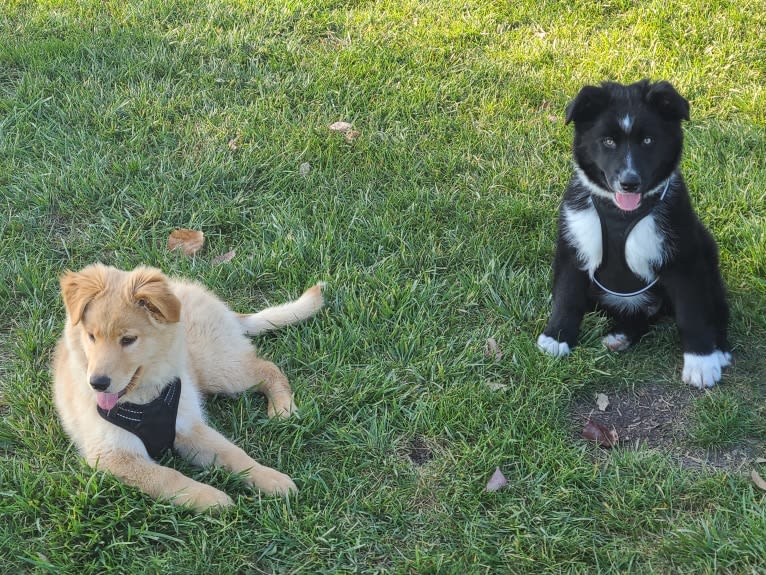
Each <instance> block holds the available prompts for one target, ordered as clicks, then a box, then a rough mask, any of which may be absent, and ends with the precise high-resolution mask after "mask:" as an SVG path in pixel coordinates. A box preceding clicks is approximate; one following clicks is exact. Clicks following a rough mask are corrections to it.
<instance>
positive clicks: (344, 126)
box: [329, 122, 353, 134]
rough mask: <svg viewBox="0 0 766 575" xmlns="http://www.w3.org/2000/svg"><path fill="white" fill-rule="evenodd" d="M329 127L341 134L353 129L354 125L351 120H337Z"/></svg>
mask: <svg viewBox="0 0 766 575" xmlns="http://www.w3.org/2000/svg"><path fill="white" fill-rule="evenodd" d="M329 128H330V131H331V132H340V133H341V134H345V133H346V132H348V131H349V130H351V128H353V126H352V125H351V124H350V123H349V122H335V123H332V124H330V126H329Z"/></svg>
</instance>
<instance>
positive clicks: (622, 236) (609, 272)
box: [591, 176, 673, 297]
mask: <svg viewBox="0 0 766 575" xmlns="http://www.w3.org/2000/svg"><path fill="white" fill-rule="evenodd" d="M671 179H673V176H670V177H669V178H668V180H667V181H666V182H665V188H664V189H663V190H662V194H661V195H660V197H659V200H657V201H656V202H644V204H643V206H640V207H639V208H638V209H637V210H635V211H632V212H627V213H626V214H625V215H629V217H622V215H623V214H619V215H618V217H614V215H613V214H610V213H607V211H606V210H607V206H609V207H611V206H610V205H609V204H606V205H605V204H602V203H601V201H600V198H598V197H594V198H593V207H594V208H595V209H596V213H597V214H598V219H599V222H600V223H601V263H600V264H599V266H598V268H596V270H595V271H594V272H593V276H592V277H591V280H592V281H593V283H594V284H595V285H596V287H598V288H599V289H601V290H603V291H604V292H605V293H608V294H609V295H613V296H617V297H634V296H638V295H641V294H643V293H645V292H647V291H649V290H650V289H651V288H652V287H654V285H655V284H656V283H657V282H658V281H659V279H660V278H659V276H656V277H655V278H654V279H653V280H652V281H651V282H649V283H646V281H645V280H644V279H642V278H639V277H638V276H637V275H636V274H635V273H634V272H633V270H631V269H630V266H629V265H628V262H627V261H626V259H625V243H626V242H627V240H628V236H629V235H630V232H631V231H633V228H634V227H635V226H636V224H638V222H640V221H641V220H643V219H644V218H645V217H646V216H648V215H649V214H650V213H651V212H652V210H653V209H654V208H655V206H656V205H657V204H658V203H659V202H661V201H662V200H664V199H665V195H666V194H667V193H668V188H669V187H670V180H671ZM607 201H609V200H607ZM610 202H611V201H610ZM610 239H611V241H610ZM610 256H611V257H610ZM597 276H600V277H601V279H599V278H598V277H597ZM604 284H608V285H610V286H612V288H615V289H611V288H608V287H606V285H604ZM618 290H619V291H618Z"/></svg>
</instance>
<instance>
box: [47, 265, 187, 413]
mask: <svg viewBox="0 0 766 575" xmlns="http://www.w3.org/2000/svg"><path fill="white" fill-rule="evenodd" d="M60 284H61V294H62V297H63V299H64V306H65V307H66V311H67V318H68V321H69V323H70V325H69V329H68V333H69V334H70V335H69V337H70V339H74V341H73V342H71V343H74V344H75V345H76V346H77V347H79V349H80V350H81V351H82V354H83V355H84V357H85V361H86V363H87V369H86V371H87V382H86V385H89V386H90V387H92V388H93V390H94V392H95V394H96V400H97V402H98V404H99V406H100V407H101V408H102V409H107V410H109V409H112V408H113V407H114V406H115V405H116V403H117V401H118V400H119V398H120V397H122V396H123V395H125V394H126V393H129V392H130V391H132V390H133V389H135V388H137V387H138V386H139V385H140V381H141V376H142V374H143V372H144V370H145V369H146V368H147V367H148V366H150V365H152V364H154V363H155V362H156V361H157V360H158V358H161V356H162V354H163V353H165V354H167V353H169V352H170V348H171V347H172V343H173V338H174V337H175V336H176V329H175V327H176V326H175V325H174V324H177V323H178V321H179V319H180V315H181V302H180V301H179V300H178V298H177V297H176V296H175V295H174V294H173V292H172V291H171V289H170V285H169V283H168V279H167V277H165V275H163V274H162V272H160V271H159V270H157V269H154V268H148V267H138V268H136V269H134V270H133V271H132V272H124V271H121V270H118V269H116V268H113V267H108V266H104V265H102V264H93V265H91V266H88V267H86V268H84V269H82V270H81V271H79V272H66V273H65V274H64V275H63V276H62V277H61V280H60Z"/></svg>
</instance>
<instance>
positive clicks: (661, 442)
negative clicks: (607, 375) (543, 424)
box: [571, 383, 762, 470]
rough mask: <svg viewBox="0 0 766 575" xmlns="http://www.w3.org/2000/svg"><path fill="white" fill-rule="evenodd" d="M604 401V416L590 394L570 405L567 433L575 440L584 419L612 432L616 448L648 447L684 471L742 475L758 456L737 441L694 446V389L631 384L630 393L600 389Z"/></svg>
mask: <svg viewBox="0 0 766 575" xmlns="http://www.w3.org/2000/svg"><path fill="white" fill-rule="evenodd" d="M599 392H600V393H605V394H606V395H607V396H608V397H609V406H608V407H607V408H606V410H605V411H599V409H598V408H597V407H596V392H593V393H590V394H587V395H585V396H582V397H579V398H577V399H576V400H575V401H574V403H573V404H572V418H571V419H572V421H573V425H574V429H573V433H575V434H576V436H577V439H578V440H581V441H584V440H583V439H582V437H581V435H580V433H581V431H582V429H583V426H584V425H585V422H586V421H587V420H588V418H589V417H591V418H592V419H594V420H595V421H598V422H599V423H602V424H604V425H605V426H606V427H608V428H609V429H611V428H612V427H614V429H615V430H616V431H617V434H618V436H619V441H618V444H617V446H616V449H637V448H639V447H642V448H649V449H653V450H656V451H660V452H662V453H666V454H670V455H671V456H673V457H674V458H676V459H677V460H678V461H679V463H680V464H681V465H683V466H684V467H688V468H703V467H711V466H712V467H716V468H720V469H731V470H742V469H743V468H746V467H748V465H749V463H751V462H752V460H753V459H754V458H756V457H758V456H759V455H760V454H761V451H762V446H761V445H758V444H757V442H742V443H739V444H736V445H732V446H728V447H726V448H724V449H705V448H702V447H699V446H697V445H694V443H693V439H694V438H693V437H692V436H691V434H690V422H689V419H690V415H691V411H692V403H693V402H694V401H695V400H696V399H698V398H699V397H700V392H699V391H698V390H695V389H692V388H690V387H687V386H682V385H673V384H672V383H664V384H659V383H645V384H637V385H636V386H635V387H633V388H632V389H618V390H614V389H602V390H599Z"/></svg>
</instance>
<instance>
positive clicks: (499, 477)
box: [484, 467, 508, 493]
mask: <svg viewBox="0 0 766 575" xmlns="http://www.w3.org/2000/svg"><path fill="white" fill-rule="evenodd" d="M506 485H508V480H507V479H506V478H505V475H503V472H502V471H500V468H499V467H496V468H495V472H494V473H493V474H492V477H490V478H489V481H488V482H487V487H485V488H484V489H485V491H488V492H489V493H492V492H494V491H500V490H501V489H502V488H503V487H505V486H506Z"/></svg>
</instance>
